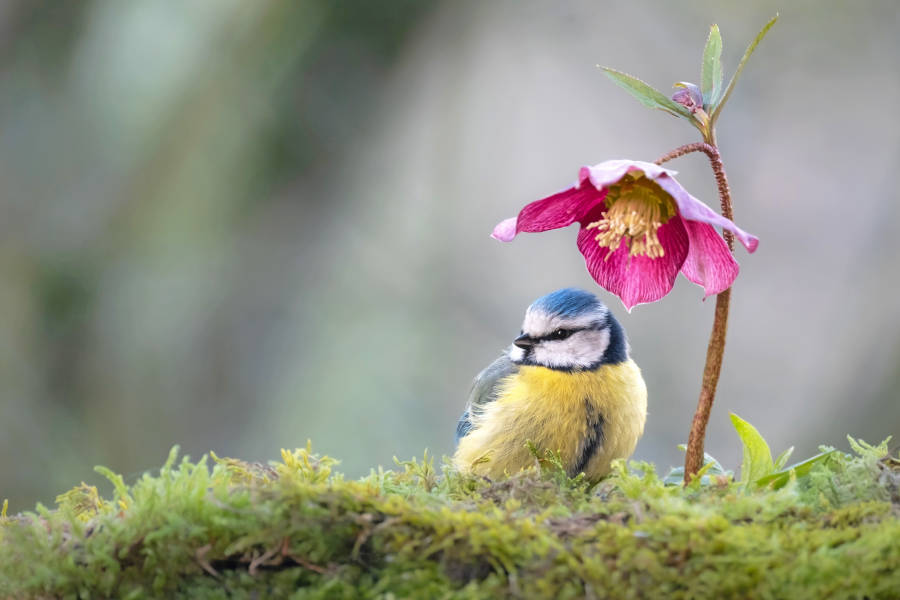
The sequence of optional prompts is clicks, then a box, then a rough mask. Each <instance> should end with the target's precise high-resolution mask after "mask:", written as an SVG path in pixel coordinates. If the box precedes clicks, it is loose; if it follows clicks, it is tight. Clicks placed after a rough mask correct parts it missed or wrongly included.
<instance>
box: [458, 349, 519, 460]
mask: <svg viewBox="0 0 900 600" xmlns="http://www.w3.org/2000/svg"><path fill="white" fill-rule="evenodd" d="M518 370H519V367H518V366H517V365H515V364H514V363H513V362H512V361H511V360H509V357H508V356H507V355H506V353H504V354H502V355H501V356H500V358H498V359H497V360H495V361H494V362H492V363H491V364H490V365H488V366H487V367H486V368H485V369H484V370H483V371H481V373H479V374H478V375H477V376H476V377H475V381H474V382H473V383H472V391H470V392H469V400H468V402H466V410H465V412H463V414H462V416H461V417H460V418H459V422H458V423H457V424H456V442H457V443H459V440H460V439H461V438H464V437H465V436H466V435H467V434H468V433H469V431H471V430H472V415H473V414H476V413H477V412H478V411H480V410H481V409H482V408H483V407H484V405H485V404H488V403H490V402H493V401H494V400H496V399H497V389H498V385H497V384H498V383H499V381H500V380H501V379H503V378H504V377H506V376H507V375H512V374H513V373H515V372H516V371H518Z"/></svg>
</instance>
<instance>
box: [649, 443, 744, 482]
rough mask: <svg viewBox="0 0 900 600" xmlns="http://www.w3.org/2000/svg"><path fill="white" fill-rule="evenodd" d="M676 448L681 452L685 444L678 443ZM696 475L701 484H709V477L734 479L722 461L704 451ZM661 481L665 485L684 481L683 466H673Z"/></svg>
mask: <svg viewBox="0 0 900 600" xmlns="http://www.w3.org/2000/svg"><path fill="white" fill-rule="evenodd" d="M678 449H679V450H681V451H682V452H686V451H687V445H686V444H678ZM697 475H698V476H699V477H700V479H701V483H702V485H711V483H712V479H710V478H711V477H721V476H724V477H728V478H729V479H734V473H733V472H731V471H726V470H725V468H724V467H722V463H720V462H719V461H718V460H716V459H715V458H713V457H712V456H710V455H709V454H707V453H706V452H704V453H703V468H702V469H700V471H699V472H698V473H697ZM695 479H696V477H695ZM663 483H664V484H666V485H682V484H683V483H684V467H673V468H672V469H671V470H670V471H669V473H668V474H667V475H666V477H665V479H663Z"/></svg>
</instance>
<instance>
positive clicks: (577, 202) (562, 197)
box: [516, 187, 606, 233]
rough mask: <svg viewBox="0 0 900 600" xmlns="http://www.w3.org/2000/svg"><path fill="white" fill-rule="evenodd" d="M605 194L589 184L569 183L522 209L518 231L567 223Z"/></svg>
mask: <svg viewBox="0 0 900 600" xmlns="http://www.w3.org/2000/svg"><path fill="white" fill-rule="evenodd" d="M605 197H606V190H603V191H600V192H598V191H597V190H595V189H592V188H590V187H581V188H579V187H570V188H566V189H564V190H563V191H561V192H559V193H556V194H553V195H552V196H547V197H546V198H543V199H541V200H537V201H535V202H532V203H531V204H526V205H525V208H523V209H522V210H521V211H520V212H519V217H518V220H517V221H516V233H522V232H523V231H525V232H528V233H538V232H541V231H548V230H550V229H559V228H560V227H568V226H569V225H571V224H572V223H574V222H575V221H579V220H581V218H582V217H583V216H584V215H585V214H587V213H588V211H590V210H591V209H592V208H594V207H595V206H596V205H597V204H598V203H600V202H602V201H603V198H605Z"/></svg>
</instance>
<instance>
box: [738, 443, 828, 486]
mask: <svg viewBox="0 0 900 600" xmlns="http://www.w3.org/2000/svg"><path fill="white" fill-rule="evenodd" d="M835 452H837V450H828V451H827V452H822V453H821V454H816V455H815V456H813V457H812V458H807V459H806V460H804V461H802V462H799V463H797V464H795V465H791V466H790V467H787V468H783V469H780V470H778V471H776V472H775V473H770V474H769V475H766V476H765V477H760V478H759V479H757V480H756V482H755V483H754V485H755V486H756V487H758V488H764V487H766V486H770V487H771V488H772V489H774V490H780V489H781V488H783V487H784V486H785V485H787V483H788V482H789V481H790V480H791V477H797V478H799V477H806V476H807V475H809V472H810V471H812V468H813V467H814V466H816V465H817V464H819V463H822V462H825V461H826V460H828V459H829V458H830V457H831V456H832V455H833V454H834V453H835Z"/></svg>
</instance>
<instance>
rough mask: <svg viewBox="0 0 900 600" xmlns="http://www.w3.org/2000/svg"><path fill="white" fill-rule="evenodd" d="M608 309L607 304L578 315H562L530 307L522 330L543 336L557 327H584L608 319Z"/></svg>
mask: <svg viewBox="0 0 900 600" xmlns="http://www.w3.org/2000/svg"><path fill="white" fill-rule="evenodd" d="M608 312H609V311H608V309H607V308H606V307H605V306H601V307H598V309H597V310H592V311H590V312H586V313H584V314H582V315H578V316H577V317H561V316H559V315H550V314H547V313H545V312H544V311H541V310H531V309H529V310H528V311H527V312H526V313H525V320H524V321H523V322H522V331H523V332H525V333H527V334H528V335H530V336H531V337H536V338H537V337H543V336H545V335H547V334H548V333H551V332H553V331H556V330H557V329H582V328H585V327H590V326H592V325H594V324H595V323H597V322H600V321H603V320H605V319H606V315H607V313H608Z"/></svg>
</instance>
